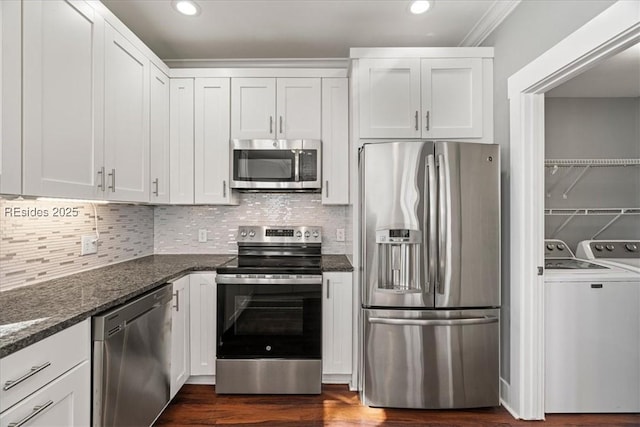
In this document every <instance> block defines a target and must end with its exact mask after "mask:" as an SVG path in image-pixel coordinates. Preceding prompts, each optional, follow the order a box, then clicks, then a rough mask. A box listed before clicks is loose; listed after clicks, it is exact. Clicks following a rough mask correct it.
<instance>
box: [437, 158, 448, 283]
mask: <svg viewBox="0 0 640 427" xmlns="http://www.w3.org/2000/svg"><path fill="white" fill-rule="evenodd" d="M444 168H445V162H444V155H442V154H438V208H439V212H438V225H439V230H438V231H439V232H438V236H439V241H438V263H439V265H438V279H437V282H438V293H440V294H444V277H446V272H445V268H446V263H445V256H446V251H445V240H446V233H447V221H448V218H447V197H448V196H447V194H446V193H445V191H446V190H447V189H446V187H445V186H446V175H445V170H444Z"/></svg>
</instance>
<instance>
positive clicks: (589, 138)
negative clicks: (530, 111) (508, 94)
mask: <svg viewBox="0 0 640 427" xmlns="http://www.w3.org/2000/svg"><path fill="white" fill-rule="evenodd" d="M639 126H640V98H547V99H546V100H545V158H547V159H549V158H551V159H571V158H574V159H598V158H603V159H618V158H619V159H623V158H636V159H637V158H640V130H639V129H640V127H639ZM582 170H583V169H581V168H574V169H572V170H569V169H567V168H560V169H558V170H557V172H556V173H555V174H552V173H551V172H552V169H550V168H547V169H545V187H546V188H547V196H546V198H545V208H563V209H570V208H634V207H638V206H640V167H638V166H630V167H594V168H591V169H590V170H589V171H587V172H586V173H585V174H584V175H583V177H582V178H581V179H580V181H579V182H578V184H577V185H576V186H575V187H573V189H572V190H571V192H570V193H568V194H567V198H566V199H565V198H564V197H563V193H564V192H565V191H566V189H567V188H568V187H569V185H571V183H572V182H574V180H575V179H576V178H577V177H578V175H579V174H580V173H581V171H582ZM549 190H552V191H549ZM612 218H613V215H607V216H601V215H597V216H577V217H575V218H574V219H573V220H571V222H570V223H569V224H568V225H567V226H566V227H564V228H563V229H562V230H561V231H560V232H559V233H557V235H555V236H553V237H555V238H558V239H562V240H564V241H565V242H567V244H568V245H569V246H570V247H571V248H572V249H573V250H575V248H576V246H577V243H578V242H579V241H580V240H585V239H590V238H591V237H592V236H593V235H594V234H595V233H596V232H598V230H600V229H601V228H602V227H603V226H604V225H606V224H607V223H608V222H609V221H610V220H611V219H612ZM566 219H567V217H566V216H546V217H545V238H551V237H552V233H553V232H554V231H555V230H556V229H557V228H558V227H559V226H560V225H561V224H562V223H563V222H564V221H565V220H566ZM598 238H599V239H640V215H634V216H625V217H623V218H621V219H619V220H618V221H616V222H615V223H614V224H613V225H612V226H611V227H610V228H608V229H607V230H606V231H605V232H603V233H602V234H601V235H600V236H598Z"/></svg>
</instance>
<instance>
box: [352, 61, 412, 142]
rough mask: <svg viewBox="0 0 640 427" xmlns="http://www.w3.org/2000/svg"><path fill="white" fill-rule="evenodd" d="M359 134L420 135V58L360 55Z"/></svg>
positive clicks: (365, 136)
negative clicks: (375, 57)
mask: <svg viewBox="0 0 640 427" xmlns="http://www.w3.org/2000/svg"><path fill="white" fill-rule="evenodd" d="M358 75H359V85H360V88H359V92H360V97H359V98H360V99H359V100H360V106H359V108H360V137H361V138H419V137H420V60H419V59H362V60H360V64H359V73H358Z"/></svg>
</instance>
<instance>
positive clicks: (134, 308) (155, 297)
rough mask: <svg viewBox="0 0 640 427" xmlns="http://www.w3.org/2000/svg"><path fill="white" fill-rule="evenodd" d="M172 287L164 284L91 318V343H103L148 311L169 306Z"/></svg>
mask: <svg viewBox="0 0 640 427" xmlns="http://www.w3.org/2000/svg"><path fill="white" fill-rule="evenodd" d="M172 288H173V286H172V285H171V284H170V283H169V284H165V285H163V286H161V287H160V288H158V289H155V290H153V291H151V292H149V293H146V294H144V295H142V296H140V297H138V298H135V299H134V300H132V301H130V302H128V303H125V304H123V305H121V306H119V307H116V308H114V309H112V310H109V311H107V312H106V313H104V314H100V315H98V316H94V317H93V341H104V340H106V339H107V338H109V337H111V336H113V335H115V334H116V333H118V332H120V331H121V330H123V329H124V328H125V326H126V325H127V324H129V323H132V322H134V321H135V320H136V319H138V318H139V317H141V316H144V315H145V314H147V313H148V312H149V311H151V310H153V309H155V308H157V307H159V306H162V305H164V304H170V303H171V299H172V298H173V293H172Z"/></svg>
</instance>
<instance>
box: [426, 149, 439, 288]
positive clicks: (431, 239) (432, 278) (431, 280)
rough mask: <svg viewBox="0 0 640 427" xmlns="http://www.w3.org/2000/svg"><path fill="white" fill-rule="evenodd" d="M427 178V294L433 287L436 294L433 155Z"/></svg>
mask: <svg viewBox="0 0 640 427" xmlns="http://www.w3.org/2000/svg"><path fill="white" fill-rule="evenodd" d="M427 176H428V184H427V185H426V188H427V191H428V192H429V193H428V201H429V215H428V221H427V229H428V238H426V239H423V241H424V242H428V245H429V246H428V249H427V265H428V266H429V277H428V278H427V293H428V294H429V293H431V286H433V289H434V292H435V288H436V286H437V285H436V283H437V278H438V263H437V260H438V240H437V236H438V188H437V182H438V176H437V171H436V161H435V157H434V156H433V154H429V155H428V156H427ZM425 244H427V243H425Z"/></svg>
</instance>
